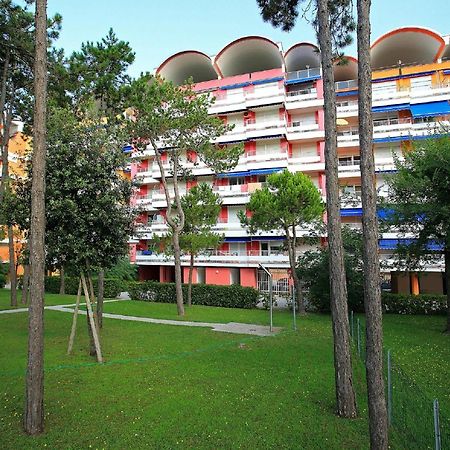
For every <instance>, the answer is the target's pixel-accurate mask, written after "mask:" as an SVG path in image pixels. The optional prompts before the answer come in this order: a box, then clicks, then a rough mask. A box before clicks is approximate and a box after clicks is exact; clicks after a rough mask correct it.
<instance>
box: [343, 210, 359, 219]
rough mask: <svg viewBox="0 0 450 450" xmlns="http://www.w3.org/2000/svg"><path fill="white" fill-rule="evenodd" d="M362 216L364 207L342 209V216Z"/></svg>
mask: <svg viewBox="0 0 450 450" xmlns="http://www.w3.org/2000/svg"><path fill="white" fill-rule="evenodd" d="M355 216H358V217H359V216H362V208H346V209H341V217H355Z"/></svg>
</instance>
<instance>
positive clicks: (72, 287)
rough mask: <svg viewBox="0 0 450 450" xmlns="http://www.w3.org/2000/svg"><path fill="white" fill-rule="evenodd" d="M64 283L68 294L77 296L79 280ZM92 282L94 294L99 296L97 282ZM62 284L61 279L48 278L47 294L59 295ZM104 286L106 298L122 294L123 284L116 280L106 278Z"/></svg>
mask: <svg viewBox="0 0 450 450" xmlns="http://www.w3.org/2000/svg"><path fill="white" fill-rule="evenodd" d="M64 282H65V291H66V294H69V295H77V292H78V283H79V279H78V278H75V277H65V279H64ZM92 282H93V283H94V293H95V295H97V293H98V292H97V290H98V284H97V280H96V279H95V278H94V279H93V280H92ZM60 283H61V281H60V277H46V278H45V292H50V293H51V294H59V286H60ZM104 286H105V290H104V297H105V298H116V297H117V296H118V295H119V294H120V293H121V292H122V288H123V282H122V281H121V280H118V279H116V278H105V284H104ZM125 290H126V289H125Z"/></svg>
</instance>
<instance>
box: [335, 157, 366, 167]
mask: <svg viewBox="0 0 450 450" xmlns="http://www.w3.org/2000/svg"><path fill="white" fill-rule="evenodd" d="M360 162H361V157H360V156H359V155H354V156H343V157H341V158H339V165H340V166H359V164H360Z"/></svg>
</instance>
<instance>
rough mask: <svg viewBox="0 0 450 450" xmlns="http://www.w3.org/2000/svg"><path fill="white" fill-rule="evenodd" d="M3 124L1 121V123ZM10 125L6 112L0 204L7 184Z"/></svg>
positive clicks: (9, 113)
mask: <svg viewBox="0 0 450 450" xmlns="http://www.w3.org/2000/svg"><path fill="white" fill-rule="evenodd" d="M2 122H3V121H2ZM11 123H12V113H11V111H9V112H8V114H7V115H6V122H5V123H4V129H3V138H2V148H1V150H2V175H1V178H0V204H2V202H3V199H4V198H5V191H6V187H7V185H8V182H9V135H10V130H11Z"/></svg>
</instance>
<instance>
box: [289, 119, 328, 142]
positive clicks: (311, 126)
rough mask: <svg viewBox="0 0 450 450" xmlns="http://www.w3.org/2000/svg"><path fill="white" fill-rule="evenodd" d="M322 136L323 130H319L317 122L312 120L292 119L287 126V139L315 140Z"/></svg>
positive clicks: (323, 134)
mask: <svg viewBox="0 0 450 450" xmlns="http://www.w3.org/2000/svg"><path fill="white" fill-rule="evenodd" d="M324 136H325V132H324V130H320V129H319V124H318V123H314V122H312V123H311V122H303V121H294V122H292V124H291V125H290V126H288V127H287V137H288V140H289V141H300V140H317V139H322V138H324Z"/></svg>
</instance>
